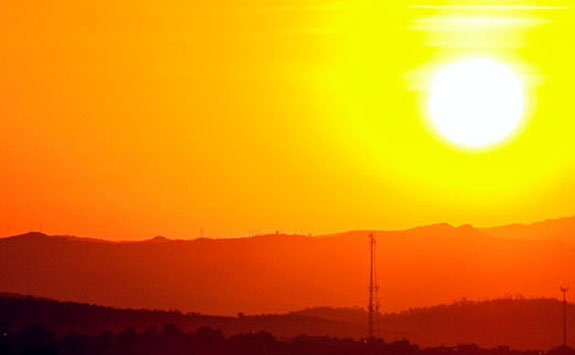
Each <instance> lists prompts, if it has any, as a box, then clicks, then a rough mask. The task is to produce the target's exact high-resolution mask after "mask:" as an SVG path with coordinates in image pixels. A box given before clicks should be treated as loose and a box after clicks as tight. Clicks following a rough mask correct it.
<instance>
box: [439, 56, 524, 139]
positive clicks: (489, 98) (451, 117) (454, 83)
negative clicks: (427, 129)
mask: <svg viewBox="0 0 575 355" xmlns="http://www.w3.org/2000/svg"><path fill="white" fill-rule="evenodd" d="M524 101H525V99H524V94H523V83H522V81H521V79H520V77H519V76H518V75H517V74H516V73H515V72H514V71H513V70H512V69H511V67H510V66H508V65H507V64H504V63H503V62H499V61H496V60H493V59H487V58H472V59H466V60H461V61H457V62H452V63H449V64H446V65H445V66H443V67H441V68H440V69H439V70H438V71H437V72H436V74H435V76H434V77H433V80H432V82H431V86H430V93H429V102H428V104H429V106H428V109H429V115H430V118H431V122H432V123H433V126H434V127H435V129H436V130H437V131H438V132H439V133H440V134H441V135H442V136H443V137H445V138H446V139H448V140H449V141H451V142H453V143H455V144H458V145H460V146H464V147H468V148H480V147H486V146H489V145H492V144H495V143H498V142H500V141H502V140H504V139H505V138H507V137H508V136H509V135H510V134H511V133H513V131H514V130H515V129H516V128H517V127H518V126H519V124H520V122H521V117H522V116H523V112H524Z"/></svg>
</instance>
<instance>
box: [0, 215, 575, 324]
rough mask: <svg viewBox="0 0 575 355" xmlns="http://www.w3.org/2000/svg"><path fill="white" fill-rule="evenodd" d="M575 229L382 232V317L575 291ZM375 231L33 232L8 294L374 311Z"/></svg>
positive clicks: (5, 277)
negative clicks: (108, 236)
mask: <svg viewBox="0 0 575 355" xmlns="http://www.w3.org/2000/svg"><path fill="white" fill-rule="evenodd" d="M574 232H575V219H574V218H565V219H559V220H552V221H545V222H541V223H537V224H534V225H527V226H521V225H511V226H504V227H499V228H491V229H478V228H473V227H471V226H462V227H457V228H456V227H452V226H450V225H447V224H439V225H432V226H426V227H420V228H415V229H410V230H405V231H392V232H376V238H377V242H378V244H377V246H378V248H377V251H378V255H377V256H378V276H379V280H380V283H381V294H382V296H383V297H382V307H383V309H384V310H386V311H388V312H391V311H399V310H402V309H406V308H408V307H423V306H431V305H434V304H442V303H449V302H453V300H456V299H459V298H460V297H461V296H462V295H465V296H466V297H469V298H473V299H485V298H497V297H502V296H505V295H513V294H516V293H520V294H523V295H525V296H527V297H556V296H557V295H558V293H559V290H558V287H559V285H561V284H575V274H574V273H572V272H571V270H575V243H573V241H574V240H575V233H574ZM367 234H368V232H366V231H355V232H349V233H342V234H334V235H329V236H319V237H309V236H300V235H267V236H258V237H252V238H238V239H196V240H168V239H165V238H154V239H151V240H147V241H141V242H109V241H102V240H97V239H80V238H74V237H66V236H46V235H44V234H41V233H30V234H25V235H21V236H16V237H11V238H4V239H0V289H1V290H2V291H6V292H14V293H20V294H31V295H36V296H41V297H48V298H54V299H63V300H70V301H76V302H85V303H95V304H102V305H108V306H112V307H122V308H124V307H130V308H147V309H181V310H184V311H195V312H202V313H210V314H226V315H235V314H236V313H237V312H244V313H278V312H282V313H285V312H289V311H291V310H294V309H304V308H309V307H313V306H316V305H329V306H332V307H338V308H341V307H356V306H364V305H365V304H366V289H367V280H368V269H369V263H368V261H369V258H368V255H369V254H368V243H367Z"/></svg>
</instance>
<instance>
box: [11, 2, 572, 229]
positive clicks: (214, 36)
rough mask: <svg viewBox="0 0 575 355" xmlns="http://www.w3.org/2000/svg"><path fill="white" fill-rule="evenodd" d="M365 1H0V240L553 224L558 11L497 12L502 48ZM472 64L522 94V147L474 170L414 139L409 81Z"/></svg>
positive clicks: (568, 56)
mask: <svg viewBox="0 0 575 355" xmlns="http://www.w3.org/2000/svg"><path fill="white" fill-rule="evenodd" d="M382 3H386V2H385V1H383V2H382V1H377V2H376V1H371V0H361V1H347V0H343V1H336V0H330V1H328V0H320V1H304V0H293V1H277V0H274V1H271V0H241V1H231V0H215V1H196V0H193V1H183V0H163V1H155V0H140V1H117V0H98V1H92V0H87V1H80V2H78V1H71V0H44V1H34V2H23V1H10V0H8V1H3V3H2V4H1V5H0V39H1V43H2V45H1V46H0V77H1V78H2V81H1V83H0V93H1V102H0V115H1V116H0V117H1V118H0V164H1V166H2V168H1V170H0V197H1V198H0V213H1V216H2V217H1V218H0V235H6V236H7V235H12V234H16V233H21V232H25V231H29V230H40V231H44V232H47V233H60V234H62V233H67V234H75V235H81V236H95V237H103V238H111V239H142V238H147V237H150V236H154V235H159V234H161V235H165V236H169V237H197V236H199V234H200V229H201V228H203V230H204V233H205V235H206V236H229V235H245V234H248V232H249V231H250V230H258V231H261V232H270V231H275V230H278V229H279V230H283V231H287V232H296V231H297V232H302V233H314V234H316V233H324V232H331V231H341V230H349V229H362V228H377V229H394V228H403V227H409V226H414V225H420V224H427V223H434V222H440V221H447V222H451V223H455V224H459V223H467V222H469V223H474V224H478V225H494V224H500V223H507V222H525V221H533V220H537V219H543V218H548V217H556V216H564V215H571V214H572V213H573V207H572V202H571V201H573V198H574V197H575V196H574V195H575V191H574V189H573V187H572V186H573V181H574V180H573V179H574V177H575V176H574V175H575V170H574V159H575V158H574V156H575V155H574V154H573V153H574V152H575V143H574V142H573V141H574V140H573V139H572V137H573V134H574V133H575V123H574V122H572V121H573V120H572V118H571V117H574V115H573V114H574V113H575V112H574V111H575V110H574V109H573V107H572V101H573V99H572V97H571V96H572V82H573V80H574V79H575V75H574V74H575V73H574V70H573V68H572V63H574V62H575V53H574V50H573V49H572V48H571V47H572V46H569V45H567V44H568V43H570V41H571V39H572V36H573V34H574V33H573V31H574V30H573V29H572V28H571V26H570V25H569V24H570V23H571V20H573V14H572V10H571V9H570V8H561V9H544V8H541V9H537V8H535V9H529V11H524V10H517V11H516V12H512V15H509V12H510V11H507V13H506V14H505V16H507V18H506V20H505V21H507V22H505V21H503V22H502V23H503V24H510V25H509V26H506V27H505V26H503V27H505V28H503V29H500V31H501V33H492V32H489V33H483V32H481V31H477V29H472V30H469V29H467V28H466V29H460V28H451V30H453V31H447V32H445V31H444V30H443V29H439V30H438V29H437V28H436V27H433V26H435V25H433V23H435V22H433V21H431V22H430V21H427V22H426V20H427V19H432V20H433V19H437V18H439V19H440V20H439V21H440V24H442V23H443V22H441V21H444V20H445V18H443V17H441V16H443V15H445V14H444V13H439V12H444V11H445V10H444V9H440V10H438V9H429V8H421V7H417V6H414V4H415V5H417V4H419V3H421V2H416V3H413V2H412V3H409V2H401V1H400V2H394V4H393V5H388V4H382ZM426 3H428V2H426ZM436 3H441V4H443V5H445V3H448V2H446V1H438V2H436ZM486 3H489V1H486ZM514 3H520V2H517V1H515V2H514ZM529 3H530V4H531V3H533V2H532V1H531V2H529ZM541 3H543V2H541ZM560 3H561V1H558V2H555V3H553V4H547V3H545V4H542V5H561V4H560ZM434 4H435V3H434ZM449 11H455V10H449ZM465 11H466V12H465V13H464V14H460V15H457V16H463V18H466V17H465V16H472V15H473V14H469V11H468V10H465ZM471 11H475V10H471ZM482 11H483V12H484V10H482ZM497 11H499V10H497ZM513 11H515V10H513ZM436 15H437V16H439V17H434V16H436ZM483 15H486V14H485V13H482V16H483ZM446 16H447V18H448V16H453V14H447V15H446ZM473 16H475V15H473ZM486 16H492V17H494V16H500V15H498V14H494V13H489V14H487V15H486ZM509 16H515V17H513V19H521V20H522V22H521V21H520V22H517V21H514V22H512V21H511V19H510V18H509ZM422 23H423V24H424V25H421V24H422ZM429 23H432V25H429ZM517 23H521V25H517ZM511 24H512V25H511ZM513 26H516V27H520V28H516V27H513ZM521 26H523V27H521ZM442 31H444V32H442ZM494 31H495V30H494ZM446 33H461V37H457V36H455V37H453V36H451V37H450V36H447V35H446ZM466 36H467V37H466ZM469 36H471V37H469ZM486 36H487V37H486ZM468 37H469V38H471V40H469V38H468ZM485 38H499V39H500V41H502V42H501V43H500V42H497V41H495V40H494V41H486V40H485ZM501 38H503V40H501ZM503 41H504V42H503ZM438 43H440V44H438ZM462 43H465V46H463V45H462ZM474 52H481V53H489V54H490V55H494V56H496V57H498V58H502V59H503V60H505V61H508V62H513V63H517V67H520V68H523V69H522V73H523V74H524V75H525V77H527V78H528V79H527V81H528V82H529V83H530V89H529V90H530V100H531V101H530V113H529V117H528V120H527V123H526V124H525V126H524V128H523V130H522V132H521V133H520V134H518V135H517V136H516V137H515V138H514V139H513V140H512V141H511V142H508V143H507V144H506V145H504V146H502V147H498V148H497V149H494V150H490V151H486V152H481V153H470V152H465V151H458V150H457V149H455V148H454V147H452V146H449V145H447V144H445V142H442V141H441V140H439V139H437V137H435V136H434V135H433V134H431V133H430V132H429V129H428V127H426V125H425V123H424V116H425V112H424V111H425V110H424V109H422V107H421V102H422V94H421V90H420V89H418V88H417V86H418V85H419V84H418V83H419V81H420V80H422V79H415V84H414V82H413V78H414V77H415V78H418V77H419V74H418V73H420V72H421V70H422V68H426V67H429V66H431V67H433V66H435V65H436V64H438V63H441V62H442V61H444V60H448V59H450V58H455V57H458V56H461V55H466V54H469V53H474Z"/></svg>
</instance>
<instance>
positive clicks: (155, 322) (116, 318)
mask: <svg viewBox="0 0 575 355" xmlns="http://www.w3.org/2000/svg"><path fill="white" fill-rule="evenodd" d="M561 310H562V305H561V303H560V302H559V301H556V300H550V299H499V300H492V301H483V302H470V301H465V302H458V303H454V304H451V305H441V306H434V307H429V308H422V309H412V310H409V311H405V312H401V313H395V314H385V315H381V316H380V317H379V324H380V331H379V335H380V336H381V337H383V338H384V340H386V341H394V340H401V339H408V340H409V341H410V342H412V343H414V344H418V345H419V346H421V347H437V346H442V345H445V346H454V345H460V344H477V345H479V346H481V347H487V348H494V347H498V346H502V345H508V346H511V347H512V348H514V349H532V350H533V349H544V350H545V349H550V348H552V347H555V346H557V345H558V344H560V343H561V342H562V328H561V325H562V323H561V314H562V313H561ZM568 321H569V324H575V323H573V321H575V306H574V305H572V304H570V305H569V306H568ZM29 324H42V325H44V326H45V327H47V328H48V329H49V330H50V331H52V332H54V333H55V335H56V336H58V337H61V336H64V335H66V334H69V333H77V334H78V333H79V334H88V335H99V334H101V333H102V332H104V331H112V332H121V331H123V330H125V329H127V328H128V327H132V328H133V329H134V330H136V331H137V332H145V331H147V330H149V329H152V328H156V329H161V328H162V326H163V325H165V324H175V325H177V326H178V327H180V328H181V329H182V330H185V331H193V330H196V329H198V328H200V327H205V326H207V327H210V328H214V329H221V330H223V331H224V333H225V334H227V335H232V334H238V333H252V332H259V331H267V332H270V333H272V334H274V335H275V336H276V337H279V338H293V337H296V336H298V335H301V334H306V335H308V336H324V335H329V336H332V337H340V338H343V337H348V338H349V337H351V338H356V339H357V338H362V337H364V336H365V333H366V312H365V311H364V310H362V309H351V308H346V309H335V308H327V307H324V308H313V309H307V310H303V311H298V312H291V313H287V314H275V315H255V316H243V315H240V316H238V317H216V316H207V315H201V314H182V313H179V312H173V311H172V312H170V311H149V310H129V309H114V308H108V307H102V306H92V305H87V304H79V303H71V302H66V303H64V302H56V301H51V300H47V299H38V298H33V297H22V296H17V295H6V294H5V295H0V327H1V328H2V331H6V328H8V330H7V331H8V332H17V331H19V330H20V329H22V328H24V327H25V326H26V325H29ZM570 334H572V335H570V337H569V342H570V343H571V344H573V342H574V341H575V332H571V333H570Z"/></svg>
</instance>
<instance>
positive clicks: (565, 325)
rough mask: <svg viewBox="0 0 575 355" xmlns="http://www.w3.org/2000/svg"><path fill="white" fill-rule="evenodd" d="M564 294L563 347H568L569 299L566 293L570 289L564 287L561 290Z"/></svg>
mask: <svg viewBox="0 0 575 355" xmlns="http://www.w3.org/2000/svg"><path fill="white" fill-rule="evenodd" d="M559 289H560V290H561V293H563V346H564V347H567V297H566V293H567V291H569V288H568V287H565V286H562V287H560V288H559Z"/></svg>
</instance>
